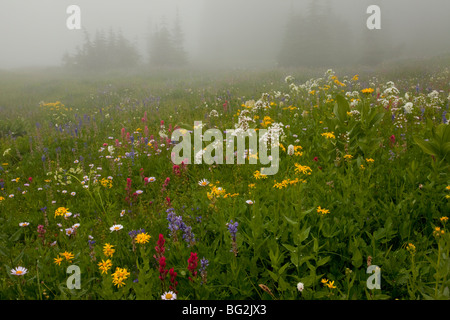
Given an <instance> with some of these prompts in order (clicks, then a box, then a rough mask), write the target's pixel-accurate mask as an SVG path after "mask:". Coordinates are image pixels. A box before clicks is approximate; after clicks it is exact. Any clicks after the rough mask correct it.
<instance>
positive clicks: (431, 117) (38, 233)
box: [0, 68, 450, 300]
mask: <svg viewBox="0 0 450 320" xmlns="http://www.w3.org/2000/svg"><path fill="white" fill-rule="evenodd" d="M378 71H379V72H378ZM449 79H450V70H449V69H445V68H435V69H433V70H432V71H431V72H420V73H414V72H409V71H408V70H407V69H405V70H403V69H401V68H398V69H392V70H388V71H387V70H377V72H370V71H367V70H361V71H360V72H358V70H348V69H346V70H333V69H328V70H327V69H323V70H317V69H316V70H306V69H305V70H301V69H294V70H277V71H258V72H256V71H246V70H236V71H218V72H212V71H209V72H204V73H201V72H184V73H183V72H180V71H176V70H167V71H165V72H163V71H158V72H155V73H152V74H142V73H138V74H129V75H116V74H114V73H111V74H108V75H93V76H92V77H89V78H83V77H82V76H79V75H77V74H76V73H74V74H72V75H67V74H63V73H58V72H49V73H48V74H42V73H40V74H34V73H33V72H32V71H30V73H29V74H28V73H27V74H21V73H15V74H13V73H8V72H6V71H5V72H2V73H1V74H0V88H1V91H2V92H1V95H0V267H1V272H0V299H2V300H15V299H25V300H68V299H75V300H175V299H176V300H241V299H242V300H376V299H388V300H394V299H398V300H417V299H418V300H426V299H432V300H440V299H444V300H448V299H449V298H450V293H449V284H450V275H449V271H450V258H449V251H450V236H449V229H448V226H449V222H448V216H449V214H450V177H449V173H450V171H449V152H450V127H449V120H448V119H450V116H449V115H448V110H449V102H450V82H449ZM196 121H197V122H201V123H202V125H201V127H200V128H199V127H198V126H195V125H194V123H195V122H196ZM209 129H217V130H219V131H220V132H222V133H223V134H224V136H223V137H224V138H225V133H226V131H230V130H237V129H239V130H241V132H247V131H248V130H249V129H251V130H254V131H255V132H257V133H258V131H260V130H266V132H268V133H269V134H273V133H274V132H276V134H277V136H276V137H277V140H275V141H276V142H277V144H276V147H277V150H278V168H277V172H276V173H275V174H272V175H267V174H264V173H263V170H262V169H263V168H265V167H268V166H270V163H267V162H266V164H264V163H262V162H261V161H260V160H261V159H262V157H261V154H260V150H254V149H250V148H248V147H244V150H243V151H244V153H243V154H244V156H245V162H244V163H237V161H235V162H234V163H231V164H230V163H226V161H219V160H223V159H225V158H226V156H228V158H227V159H228V160H229V159H230V158H229V157H230V154H227V155H226V154H225V151H224V152H223V154H222V153H219V152H218V149H214V150H212V151H211V146H216V145H215V144H214V143H216V142H223V141H214V139H211V140H212V141H214V143H213V142H212V141H211V140H210V141H208V140H207V139H206V135H205V136H203V138H204V139H203V141H202V142H201V143H202V144H201V146H200V149H198V148H197V149H195V148H194V141H193V139H192V143H191V146H192V150H191V151H192V152H191V153H190V158H189V159H186V160H187V161H183V162H181V163H174V162H173V161H172V156H173V152H174V148H175V146H177V145H178V144H180V143H182V142H181V139H180V140H179V141H175V140H174V139H172V134H173V133H174V132H180V131H181V132H183V133H188V134H190V133H194V132H195V131H196V130H200V134H204V133H205V132H206V131H207V130H209ZM271 139H272V142H273V140H274V139H273V136H272V138H271ZM224 140H225V139H224ZM244 141H247V140H246V139H244ZM223 145H224V144H222V146H223ZM273 147H274V146H272V148H269V150H268V155H269V159H274V158H273V157H274V156H275V155H274V154H273V153H272V154H271V153H270V151H271V150H272V151H273V150H275V149H274V148H273ZM234 148H235V149H233V150H232V153H231V157H234V156H236V155H237V153H238V146H237V145H234ZM195 151H196V152H195ZM206 151H210V152H212V153H211V154H212V159H213V160H214V161H213V162H212V163H206V162H205V161H200V162H199V163H196V162H195V161H194V160H195V159H196V157H197V158H200V159H201V157H202V154H203V153H202V152H206ZM188 160H190V161H188ZM252 160H254V161H252Z"/></svg>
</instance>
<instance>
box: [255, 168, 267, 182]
mask: <svg viewBox="0 0 450 320" xmlns="http://www.w3.org/2000/svg"><path fill="white" fill-rule="evenodd" d="M253 176H254V177H255V179H257V180H259V179H266V178H267V175H265V174H261V172H259V170H256V171H255V172H254V173H253Z"/></svg>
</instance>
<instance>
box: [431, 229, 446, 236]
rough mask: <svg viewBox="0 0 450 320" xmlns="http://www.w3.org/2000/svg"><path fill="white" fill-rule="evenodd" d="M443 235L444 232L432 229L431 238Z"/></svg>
mask: <svg viewBox="0 0 450 320" xmlns="http://www.w3.org/2000/svg"><path fill="white" fill-rule="evenodd" d="M444 233H445V231H444V230H443V229H441V228H439V227H436V228H434V231H433V236H435V237H436V238H437V237H440V236H442V235H443V234H444Z"/></svg>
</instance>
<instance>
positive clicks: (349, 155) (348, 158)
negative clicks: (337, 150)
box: [344, 154, 353, 160]
mask: <svg viewBox="0 0 450 320" xmlns="http://www.w3.org/2000/svg"><path fill="white" fill-rule="evenodd" d="M352 158H353V156H352V155H351V154H346V155H345V156H344V159H347V160H351V159H352Z"/></svg>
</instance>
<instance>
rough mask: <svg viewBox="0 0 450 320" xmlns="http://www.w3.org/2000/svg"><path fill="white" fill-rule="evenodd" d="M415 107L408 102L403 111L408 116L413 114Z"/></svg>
mask: <svg viewBox="0 0 450 320" xmlns="http://www.w3.org/2000/svg"><path fill="white" fill-rule="evenodd" d="M413 107H414V106H413V104H412V102H408V103H407V104H405V105H404V106H403V110H404V111H405V113H406V114H408V113H412V111H413Z"/></svg>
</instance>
